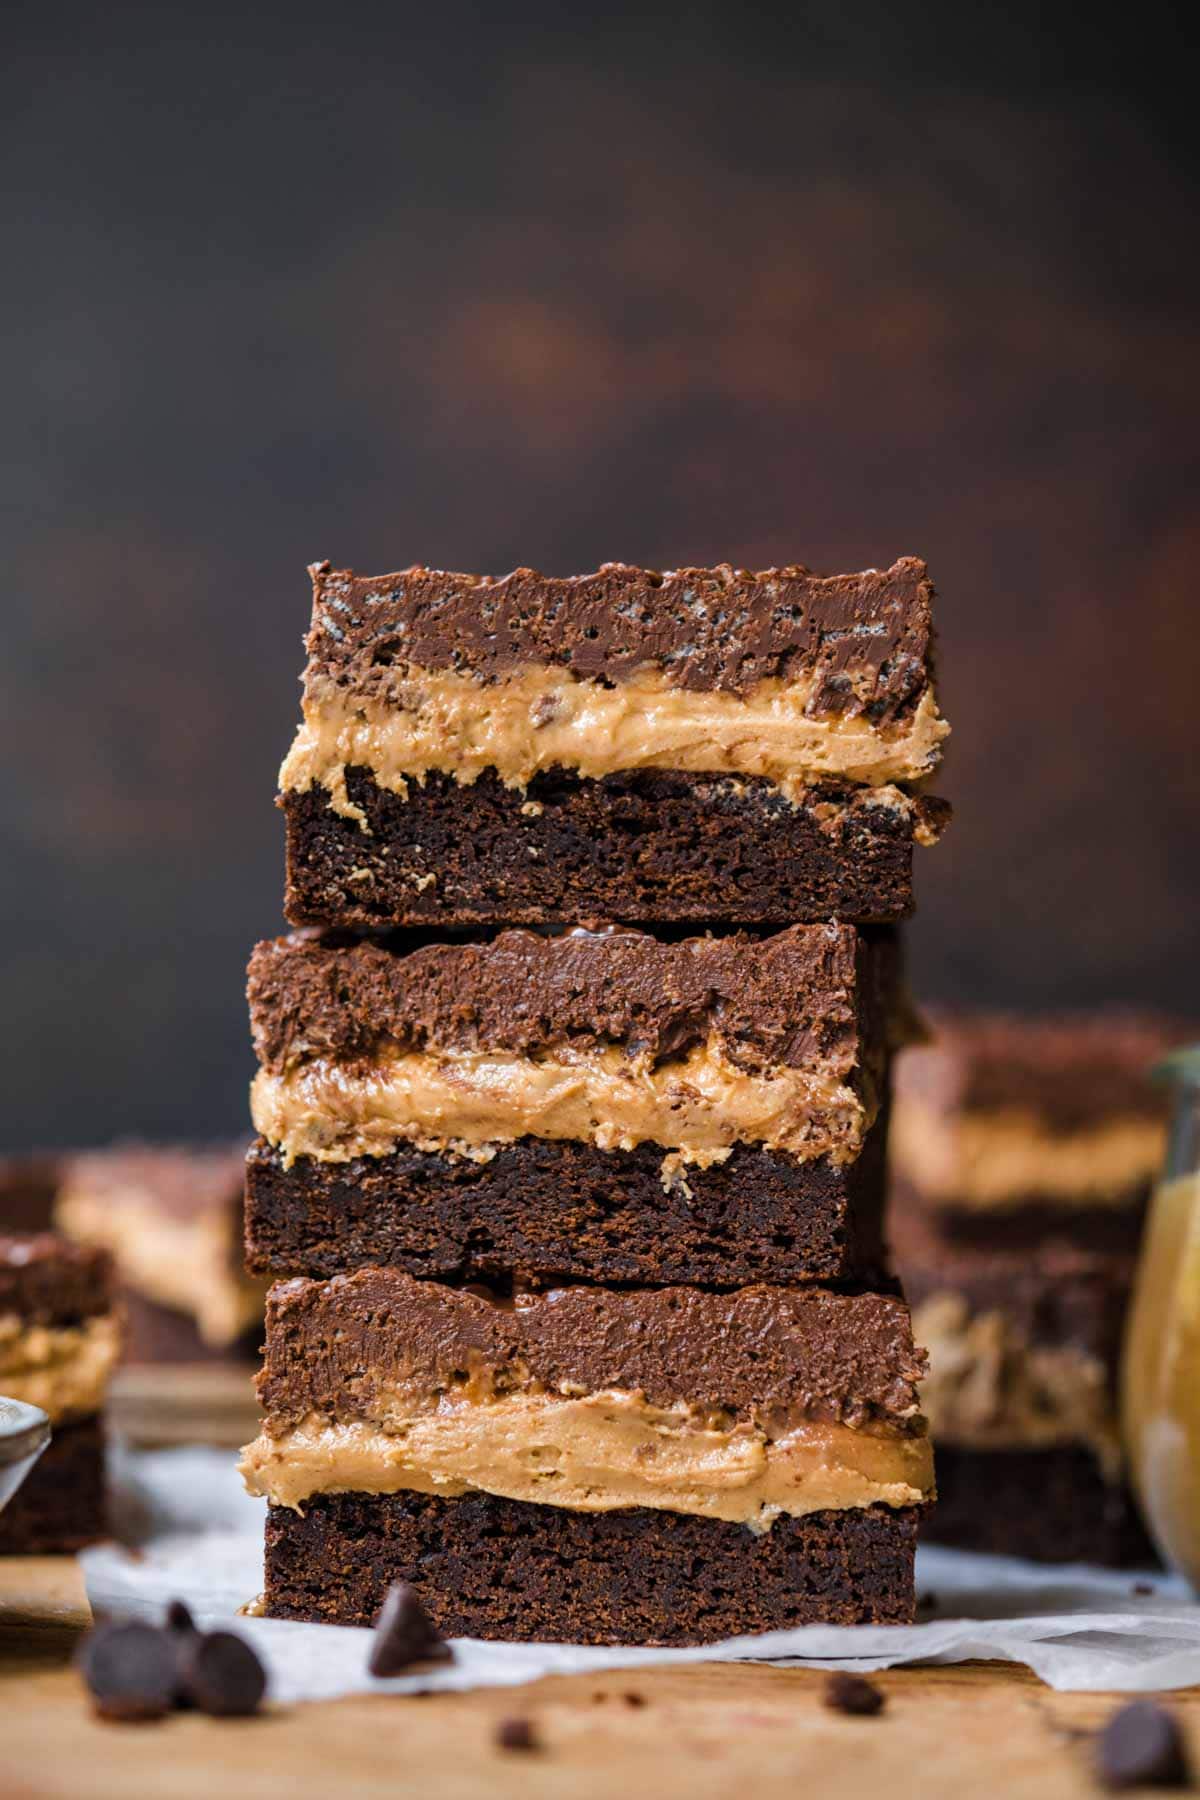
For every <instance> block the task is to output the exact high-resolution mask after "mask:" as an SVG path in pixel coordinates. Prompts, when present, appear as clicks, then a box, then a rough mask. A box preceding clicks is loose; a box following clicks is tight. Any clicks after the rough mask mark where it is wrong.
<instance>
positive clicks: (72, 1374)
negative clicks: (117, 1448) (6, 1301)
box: [0, 1313, 121, 1425]
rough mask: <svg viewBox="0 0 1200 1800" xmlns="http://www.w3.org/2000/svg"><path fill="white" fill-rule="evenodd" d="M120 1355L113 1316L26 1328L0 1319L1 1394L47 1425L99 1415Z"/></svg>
mask: <svg viewBox="0 0 1200 1800" xmlns="http://www.w3.org/2000/svg"><path fill="white" fill-rule="evenodd" d="M120 1354H121V1326H120V1323H119V1321H118V1320H117V1318H116V1317H115V1316H114V1315H113V1314H112V1313H101V1314H98V1315H97V1316H96V1317H95V1318H92V1319H85V1320H84V1321H83V1322H82V1324H79V1325H31V1324H30V1323H29V1321H28V1320H27V1319H23V1318H20V1317H19V1316H18V1315H17V1314H16V1313H4V1314H0V1393H4V1394H7V1395H9V1397H10V1398H11V1399H13V1400H24V1401H25V1402H26V1404H27V1405H29V1406H40V1407H41V1409H42V1411H43V1412H44V1413H47V1414H48V1415H49V1418H50V1423H51V1424H52V1425H61V1424H63V1423H64V1422H65V1421H66V1420H68V1419H77V1418H87V1417H88V1416H89V1414H91V1413H97V1412H99V1411H100V1409H101V1408H102V1407H103V1405H104V1398H105V1395H106V1393H107V1391H108V1383H109V1379H110V1377H111V1375H112V1372H113V1370H114V1369H115V1368H116V1365H117V1359H118V1357H119V1356H120Z"/></svg>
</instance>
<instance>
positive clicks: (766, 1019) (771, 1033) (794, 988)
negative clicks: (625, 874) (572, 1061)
mask: <svg viewBox="0 0 1200 1800" xmlns="http://www.w3.org/2000/svg"><path fill="white" fill-rule="evenodd" d="M897 960H898V950H897V940H896V938H895V936H894V934H892V933H889V932H887V931H879V932H876V933H873V934H870V935H867V934H862V933H859V932H856V931H855V930H854V928H853V927H852V926H849V925H792V926H789V927H788V928H787V929H786V930H784V931H780V932H777V933H776V934H775V935H774V936H772V937H766V938H751V937H748V936H747V935H746V934H745V933H742V932H734V933H731V934H730V935H729V936H726V937H719V938H687V939H685V940H683V941H681V942H677V943H664V942H661V941H660V940H659V939H657V938H654V937H651V936H649V935H648V934H647V933H645V932H640V931H632V930H625V929H621V930H608V929H598V930H583V929H577V930H574V931H569V932H566V933H564V934H563V935H561V936H557V937H543V936H539V935H538V934H537V933H536V932H532V931H506V932H502V933H501V934H500V936H499V937H497V938H494V939H493V940H492V941H491V942H490V943H483V944H428V945H425V946H424V947H423V948H421V949H418V950H413V951H410V952H409V953H408V954H403V953H402V952H399V951H397V950H396V949H393V948H389V947H387V946H386V945H385V944H382V943H375V942H370V941H367V942H357V943H355V942H352V943H346V942H345V941H344V940H340V939H339V938H338V937H337V936H336V935H327V936H323V935H322V934H321V933H320V932H316V933H314V932H311V931H298V932H293V933H292V934H291V935H290V936H288V937H282V938H274V939H271V940H269V941H268V942H266V943H262V944H259V945H258V946H257V948H256V949H255V951H254V954H253V956H252V957H251V959H250V978H249V989H248V992H249V998H250V1016H251V1024H252V1027H253V1032H254V1044H255V1049H256V1050H257V1052H258V1056H259V1059H260V1061H261V1062H262V1063H263V1065H264V1067H266V1068H268V1069H271V1070H273V1071H275V1072H276V1073H278V1072H281V1071H283V1070H284V1069H285V1068H287V1067H288V1066H289V1065H290V1064H292V1063H294V1062H296V1061H299V1060H302V1059H304V1058H307V1057H313V1056H333V1057H337V1058H341V1059H344V1060H352V1059H354V1058H357V1057H365V1056H370V1055H371V1054H372V1052H373V1051H375V1050H376V1049H377V1048H378V1047H379V1046H380V1045H381V1044H383V1043H385V1042H386V1043H394V1044H398V1045H400V1046H401V1047H403V1048H406V1049H418V1050H420V1049H424V1048H426V1047H428V1046H433V1047H438V1048H453V1049H459V1050H464V1049H486V1050H507V1051H512V1052H515V1053H518V1054H526V1053H528V1052H530V1051H536V1050H544V1049H546V1048H549V1047H552V1046H554V1045H561V1044H566V1043H571V1044H573V1045H578V1046H583V1045H592V1044H604V1043H618V1044H621V1045H623V1046H627V1047H628V1048H629V1049H630V1050H631V1051H640V1050H647V1051H649V1052H650V1053H651V1054H652V1055H653V1056H655V1057H656V1058H666V1057H675V1056H680V1055H682V1054H684V1053H685V1052H686V1051H687V1050H688V1049H689V1048H690V1047H691V1046H692V1045H694V1044H696V1043H700V1042H703V1041H704V1040H705V1039H706V1038H707V1037H708V1036H709V1035H710V1034H713V1033H715V1034H716V1036H717V1037H718V1038H719V1039H720V1040H721V1042H722V1044H723V1046H724V1047H725V1049H726V1052H727V1054H728V1055H729V1056H730V1057H731V1059H732V1060H734V1061H736V1062H738V1063H740V1064H741V1065H743V1066H744V1067H749V1068H756V1067H760V1066H763V1065H776V1066H778V1065H781V1064H782V1065H790V1066H793V1067H803V1066H806V1065H811V1064H813V1063H814V1062H816V1061H818V1060H820V1061H821V1062H822V1063H823V1064H824V1063H827V1064H830V1065H832V1068H833V1072H834V1073H836V1074H837V1075H838V1076H839V1078H843V1079H844V1078H846V1077H848V1076H849V1075H850V1074H851V1073H852V1072H853V1071H854V1070H855V1068H856V1067H859V1066H861V1064H862V1062H863V1060H864V1055H865V1056H866V1058H867V1059H870V1058H871V1057H877V1056H878V1055H879V1054H880V1051H881V1049H882V1046H883V1042H884V1032H885V1029H886V1014H887V1011H888V1009H889V1007H890V1004H891V1002H892V1000H893V999H894V993H895V988H896V984H897V980H898V968H897Z"/></svg>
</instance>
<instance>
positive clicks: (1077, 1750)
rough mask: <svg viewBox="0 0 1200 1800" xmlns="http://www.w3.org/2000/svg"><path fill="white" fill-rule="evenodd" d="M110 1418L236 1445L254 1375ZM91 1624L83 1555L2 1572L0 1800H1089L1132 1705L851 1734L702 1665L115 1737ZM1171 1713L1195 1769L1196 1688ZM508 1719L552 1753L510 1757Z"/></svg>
mask: <svg viewBox="0 0 1200 1800" xmlns="http://www.w3.org/2000/svg"><path fill="white" fill-rule="evenodd" d="M114 1418H115V1421H116V1422H117V1424H118V1425H119V1427H120V1428H121V1429H122V1430H123V1431H125V1432H126V1433H127V1434H128V1435H130V1436H131V1437H132V1438H133V1439H134V1440H135V1441H137V1442H140V1443H147V1444H170V1443H180V1442H196V1441H208V1442H213V1443H220V1444H225V1445H234V1444H239V1443H243V1442H245V1441H246V1440H247V1438H249V1437H250V1436H252V1435H253V1433H254V1430H255V1422H256V1418H257V1411H256V1408H255V1404H254V1397H253V1390H252V1388H251V1386H250V1374H249V1372H248V1371H246V1370H244V1369H238V1368H234V1369H227V1368H221V1367H214V1366H212V1365H203V1366H199V1367H196V1368H188V1369H179V1368H175V1369H162V1368H158V1369H154V1370H153V1371H149V1370H138V1369H127V1370H124V1371H122V1373H121V1376H120V1379H119V1382H118V1386H117V1392H116V1394H115V1396H114ZM87 1624H88V1611H87V1601H86V1598H85V1595H84V1589H83V1582H82V1578H81V1576H80V1573H79V1570H78V1567H77V1565H76V1563H75V1562H74V1560H73V1559H72V1558H54V1557H28V1558H24V1557H11V1558H7V1559H0V1800H43V1797H44V1800H58V1797H59V1796H61V1797H62V1800H89V1797H91V1796H97V1797H99V1796H105V1797H106V1800H107V1797H108V1796H111V1797H112V1800H193V1797H194V1800H214V1797H217V1800H224V1797H225V1796H228V1797H230V1800H309V1797H310V1796H311V1800H343V1797H345V1800H357V1797H358V1796H360V1795H361V1796H376V1795H378V1796H381V1797H382V1796H384V1795H386V1796H388V1800H396V1797H397V1796H408V1795H412V1796H414V1797H415V1796H421V1800H460V1797H466V1796H480V1797H485V1796H486V1800H510V1797H511V1800H517V1797H518V1796H520V1800H539V1796H545V1797H546V1800H585V1797H590V1796H593V1795H594V1796H614V1797H616V1800H642V1797H643V1796H652V1797H653V1800H669V1797H673V1796H676V1795H678V1796H680V1797H681V1800H718V1797H720V1800H726V1797H727V1796H746V1797H748V1800H775V1797H776V1796H778V1797H779V1800H784V1797H786V1800H808V1797H809V1796H811V1797H812V1800H827V1797H828V1800H906V1797H907V1796H913V1800H918V1797H920V1800H979V1797H980V1796H991V1795H995V1796H997V1800H1000V1797H1001V1796H1003V1800H1015V1797H1017V1796H1019V1797H1020V1800H1042V1797H1044V1800H1068V1797H1070V1796H1090V1797H1091V1800H1096V1796H1097V1794H1098V1793H1099V1791H1100V1790H1099V1789H1098V1788H1097V1786H1096V1784H1095V1782H1094V1780H1093V1778H1092V1775H1091V1765H1090V1755H1091V1734H1092V1733H1093V1732H1094V1731H1095V1729H1096V1727H1097V1725H1099V1724H1100V1723H1102V1721H1103V1720H1104V1719H1105V1718H1106V1717H1107V1716H1108V1714H1109V1713H1110V1712H1111V1711H1112V1709H1113V1707H1114V1706H1115V1705H1117V1704H1119V1701H1117V1700H1116V1699H1114V1698H1111V1697H1105V1696H1102V1695H1090V1694H1089V1695H1082V1694H1055V1693H1052V1692H1051V1691H1050V1690H1049V1689H1047V1688H1044V1687H1043V1686H1042V1685H1041V1684H1040V1682H1038V1681H1036V1680H1035V1679H1034V1678H1033V1677H1032V1676H1031V1675H1029V1674H1027V1673H1026V1672H1025V1671H1024V1670H1022V1669H1016V1668H1013V1667H1011V1666H1008V1665H1001V1664H972V1665H965V1666H964V1665H958V1666H954V1667H950V1668H945V1669H941V1668H930V1669H906V1670H895V1671H892V1672H889V1673H886V1674H883V1675H880V1676H878V1677H876V1679H877V1680H878V1682H879V1685H880V1686H881V1687H882V1688H883V1689H884V1691H885V1693H886V1695H887V1706H886V1710H885V1711H884V1712H883V1713H882V1715H880V1716H879V1717H878V1718H875V1719H854V1718H846V1717H844V1716H842V1715H841V1714H837V1713H832V1712H830V1711H828V1710H827V1708H825V1707H824V1706H823V1705H822V1703H821V1691H822V1688H823V1686H824V1683H825V1680H826V1677H825V1676H824V1675H822V1674H819V1673H814V1672H809V1671H806V1670H796V1669H769V1668H764V1667H749V1666H746V1665H744V1664H719V1663H708V1664H704V1665H700V1666H697V1667H695V1668H690V1669H660V1670H646V1671H645V1672H644V1673H630V1672H625V1673H613V1674H605V1675H588V1676H570V1677H553V1678H551V1679H548V1680H545V1681H540V1682H537V1683H534V1684H532V1685H530V1686H527V1687H523V1688H511V1689H507V1690H496V1689H490V1690H487V1691H484V1692H480V1693H473V1694H440V1695H429V1696H425V1697H422V1698H404V1699H401V1698H398V1697H394V1696H390V1695H389V1696H369V1695H362V1696H358V1697H355V1698H353V1699H348V1700H337V1701H331V1702H327V1703H322V1704H319V1705H308V1706H298V1707H293V1708H288V1709H285V1708H275V1709H271V1710H269V1711H268V1712H267V1713H266V1714H265V1715H264V1716H263V1717H262V1718H260V1719H257V1720H236V1721H224V1722H222V1721H218V1720H213V1719H205V1718H201V1717H198V1716H195V1715H191V1714H179V1715H177V1716H175V1717H173V1718H171V1719H168V1720H165V1721H163V1722H161V1723H159V1724H153V1725H136V1726H135V1725H124V1726H122V1725H105V1724H102V1723H100V1722H99V1721H98V1720H96V1719H95V1718H93V1716H92V1715H91V1713H90V1711H89V1709H88V1705H87V1699H86V1695H85V1693H84V1690H83V1687H82V1685H81V1683H80V1681H79V1678H78V1676H77V1675H76V1674H75V1673H74V1671H73V1669H72V1668H71V1664H70V1658H71V1655H72V1652H73V1650H74V1647H75V1645H76V1643H77V1642H78V1638H79V1635H80V1633H81V1632H82V1631H84V1630H85V1629H86V1627H87ZM638 1702H640V1704H639V1703H638ZM1170 1704H1171V1705H1172V1706H1174V1707H1175V1708H1176V1709H1177V1710H1178V1712H1179V1715H1180V1717H1181V1718H1182V1719H1183V1720H1184V1722H1185V1724H1186V1727H1187V1730H1188V1734H1189V1740H1190V1742H1191V1743H1192V1745H1193V1749H1194V1754H1195V1760H1196V1765H1197V1767H1198V1768H1200V1689H1189V1690H1188V1691H1187V1692H1186V1693H1182V1694H1177V1695H1173V1696H1172V1697H1171V1701H1170ZM512 1716H521V1717H527V1718H529V1719H530V1720H532V1722H533V1725H534V1729H535V1731H536V1733H537V1735H538V1738H539V1740H540V1742H541V1745H542V1747H541V1748H540V1749H539V1750H537V1751H536V1752H530V1753H518V1752H513V1751H502V1750H500V1749H498V1748H497V1746H496V1744H495V1742H494V1734H495V1729H496V1726H497V1724H498V1722H499V1721H500V1720H501V1719H503V1718H506V1717H512Z"/></svg>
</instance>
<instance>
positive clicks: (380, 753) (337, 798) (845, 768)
mask: <svg viewBox="0 0 1200 1800" xmlns="http://www.w3.org/2000/svg"><path fill="white" fill-rule="evenodd" d="M388 676H389V680H388V684H387V688H386V691H385V692H384V693H383V694H382V695H377V694H373V695H370V696H368V695H365V694H360V693H355V692H353V691H352V690H348V689H346V688H343V687H340V686H339V685H338V684H337V683H335V682H333V681H331V680H330V679H329V677H328V676H327V675H321V674H310V675H309V676H308V678H307V681H306V684H305V694H304V704H303V712H304V720H303V723H302V725H301V726H300V729H299V731H298V733H297V735H296V739H295V742H294V743H293V745H292V748H291V750H290V751H289V753H288V755H287V758H286V759H285V761H284V764H283V767H282V768H281V770H280V772H279V785H280V788H281V789H283V790H284V791H285V792H287V791H289V790H295V791H299V792H303V791H304V790H305V789H307V788H310V787H313V786H314V785H318V786H321V787H323V788H325V789H326V790H327V791H328V793H329V796H330V805H331V806H332V807H333V809H334V811H335V812H339V813H342V814H344V815H345V816H346V817H348V818H353V819H357V820H358V822H359V824H360V825H362V826H364V827H365V825H366V819H365V817H364V815H363V813H362V809H361V808H360V807H357V806H355V805H354V803H353V802H352V801H351V800H350V798H349V795H348V794H347V792H346V770H347V768H365V769H369V770H370V771H371V774H372V775H373V776H374V778H375V781H376V784H377V785H378V786H379V787H382V788H387V789H389V790H390V791H391V792H393V793H397V794H401V795H403V794H405V793H406V792H407V783H408V781H409V780H417V781H421V780H423V779H424V777H425V776H426V775H428V774H430V773H431V772H435V771H436V772H440V773H443V774H447V775H452V776H453V777H454V778H455V780H457V781H460V782H463V783H470V782H473V781H476V780H477V779H478V778H479V776H480V775H482V774H483V773H484V771H485V770H486V769H494V770H495V771H496V772H497V774H498V775H499V776H500V778H501V780H502V781H503V782H505V784H506V785H507V786H509V787H516V788H523V787H525V786H527V784H528V783H529V781H530V780H531V779H532V778H533V776H534V775H536V774H538V773H539V771H541V770H544V769H550V768H556V767H560V768H566V769H574V770H576V771H578V773H579V774H580V775H584V776H590V777H593V778H595V777H599V776H603V775H611V774H614V773H615V772H616V771H618V770H629V769H678V770H682V771H685V772H691V773H697V774H700V773H703V774H720V775H758V776H764V777H766V779H767V780H769V781H771V782H773V783H774V784H775V786H776V787H778V788H779V789H780V790H781V791H782V792H783V793H784V794H785V795H787V796H788V797H789V798H792V799H796V798H798V797H799V795H800V794H802V793H803V791H804V790H805V789H806V788H807V787H808V786H810V785H811V783H812V782H813V781H814V780H816V779H821V778H824V777H830V776H834V777H841V778H843V779H845V780H849V781H857V782H864V783H869V784H870V785H872V786H880V785H884V784H887V783H892V782H897V781H901V782H903V781H919V780H921V779H922V778H923V777H924V776H926V775H928V774H930V773H931V772H932V771H933V770H934V769H935V768H936V767H937V765H938V763H939V762H940V761H941V745H942V743H943V740H944V739H945V738H946V736H947V734H948V732H949V729H950V727H949V726H948V725H947V723H946V721H945V720H944V719H943V718H942V717H941V715H940V713H939V712H938V708H937V701H936V700H935V698H934V696H933V693H932V690H928V691H927V692H926V693H924V694H923V695H922V697H921V699H920V701H919V702H918V703H917V705H916V707H915V708H914V709H913V712H912V713H911V715H910V716H909V717H908V718H906V719H904V720H903V721H901V722H899V723H896V722H892V723H889V724H886V725H876V724H873V723H872V721H871V720H870V719H869V718H867V717H866V716H865V715H863V714H861V713H859V714H854V715H851V714H846V713H811V712H809V710H808V708H809V706H810V703H811V701H812V697H813V694H814V692H815V685H814V680H813V679H812V678H810V679H808V680H806V681H782V680H779V679H778V678H771V679H769V680H766V681H762V682H760V683H759V684H758V686H757V687H755V688H753V689H752V690H751V691H750V692H749V693H748V694H746V695H745V696H744V697H743V696H740V695H737V694H732V693H728V692H726V691H724V690H720V689H711V690H710V689H704V690H696V689H691V688H680V687H674V686H673V685H672V684H671V682H670V681H669V680H668V679H667V678H666V676H665V675H664V674H663V673H662V672H661V670H659V669H656V668H654V667H651V666H647V667H645V668H643V669H639V670H638V671H637V673H636V674H634V675H632V676H630V677H629V678H628V679H626V680H622V681H618V682H615V683H613V684H611V685H607V684H605V683H603V682H599V681H594V680H590V679H580V678H579V677H577V676H575V675H573V674H571V672H570V671H569V670H567V669H561V668H552V667H549V666H546V665H538V664H532V665H527V666H525V667H522V668H520V669H517V670H514V671H513V672H512V673H511V674H507V675H504V676H502V677H501V678H500V679H499V680H497V681H489V682H484V681H481V680H480V679H479V678H478V677H477V676H475V675H473V674H469V673H461V672H459V671H458V670H454V669H438V670H429V669H421V668H417V667H415V666H414V665H412V664H409V665H406V666H405V667H403V668H402V669H400V670H397V669H392V670H389V671H388Z"/></svg>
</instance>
